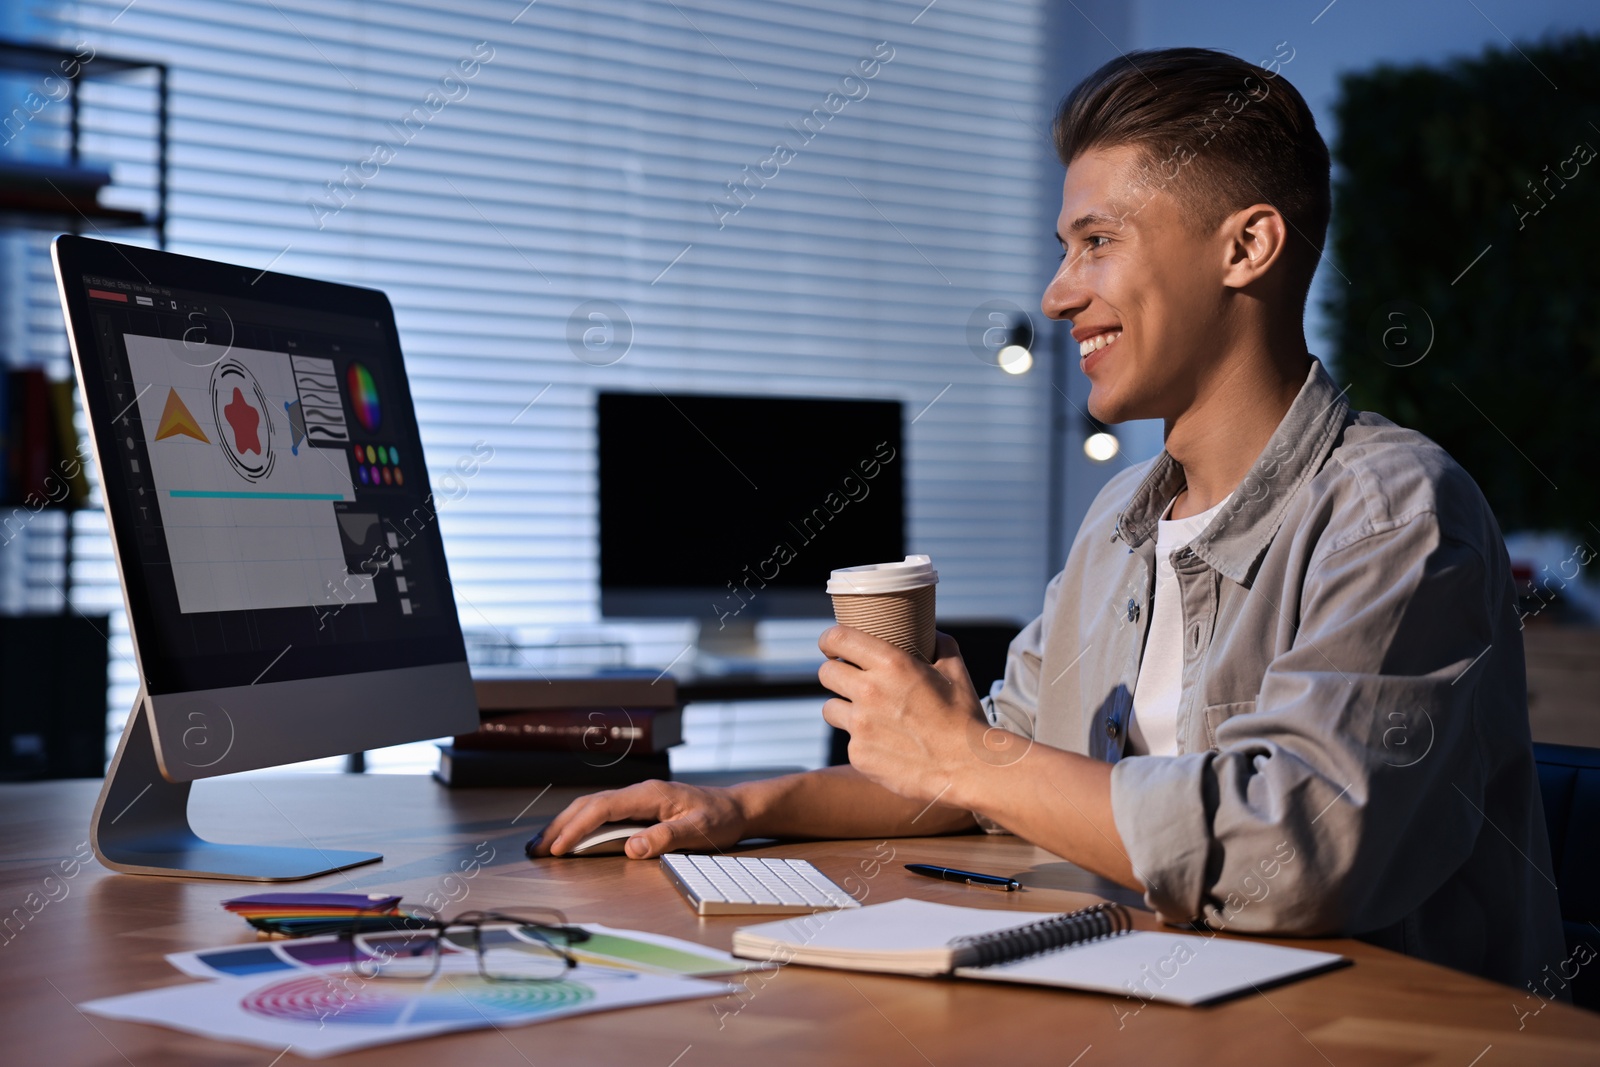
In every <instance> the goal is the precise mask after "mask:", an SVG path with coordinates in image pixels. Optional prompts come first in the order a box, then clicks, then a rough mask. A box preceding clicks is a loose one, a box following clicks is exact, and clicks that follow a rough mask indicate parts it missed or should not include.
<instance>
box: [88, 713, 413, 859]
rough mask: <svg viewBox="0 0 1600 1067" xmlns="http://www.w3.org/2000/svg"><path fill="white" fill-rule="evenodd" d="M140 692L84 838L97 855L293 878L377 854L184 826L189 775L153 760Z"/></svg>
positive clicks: (149, 734) (375, 857)
mask: <svg viewBox="0 0 1600 1067" xmlns="http://www.w3.org/2000/svg"><path fill="white" fill-rule="evenodd" d="M148 715H149V709H148V707H147V706H146V704H145V698H144V694H143V693H142V692H141V693H140V694H139V698H138V699H137V700H136V701H135V702H134V705H133V713H132V714H131V715H129V716H128V725H127V726H126V727H124V728H123V731H122V739H121V740H120V741H118V742H117V754H116V755H115V756H113V757H112V759H111V766H110V767H109V768H107V769H106V780H105V784H104V785H103V786H101V787H100V799H99V800H98V801H96V802H95V806H94V818H93V821H92V822H91V823H90V826H89V841H90V843H91V844H92V845H93V846H94V854H95V857H96V858H97V859H99V861H100V862H101V863H102V864H104V865H105V866H106V867H109V868H110V869H111V870H113V871H120V872H122V873H123V874H161V875H167V876H168V877H172V878H223V879H229V880H232V881H240V882H293V881H297V880H299V879H302V878H315V877H316V876H317V875H320V874H331V873H333V872H334V871H342V870H344V869H345V868H347V867H358V866H360V865H361V864H363V863H375V862H377V861H378V860H381V859H383V855H382V854H381V853H378V852H352V851H349V850H347V849H321V848H284V847H279V846H272V845H224V844H219V843H217V842H215V841H207V840H205V839H204V838H202V837H200V836H199V835H198V834H196V833H195V832H194V830H193V829H191V828H190V826H189V787H190V785H192V784H193V783H190V782H169V781H167V779H165V778H163V777H162V776H161V769H160V767H159V766H158V764H157V763H156V750H155V738H154V736H153V735H152V734H151V732H150V722H149V719H148Z"/></svg>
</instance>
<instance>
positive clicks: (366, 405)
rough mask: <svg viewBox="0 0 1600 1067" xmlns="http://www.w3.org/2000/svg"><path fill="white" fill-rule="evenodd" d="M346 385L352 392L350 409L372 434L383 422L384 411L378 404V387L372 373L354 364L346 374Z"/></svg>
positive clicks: (363, 426)
mask: <svg viewBox="0 0 1600 1067" xmlns="http://www.w3.org/2000/svg"><path fill="white" fill-rule="evenodd" d="M345 384H346V385H347V386H348V387H349V390H350V407H351V409H352V410H353V411H354V412H355V413H356V421H357V422H359V423H360V424H361V426H362V428H363V429H365V430H366V431H367V432H368V433H372V432H373V431H374V430H376V429H377V428H378V424H379V423H381V422H382V421H383V409H382V407H381V406H380V405H379V403H378V385H377V383H376V382H374V381H373V380H372V372H371V371H369V370H368V369H367V368H366V367H365V366H363V365H362V364H360V363H352V364H350V369H349V370H348V371H346V372H345Z"/></svg>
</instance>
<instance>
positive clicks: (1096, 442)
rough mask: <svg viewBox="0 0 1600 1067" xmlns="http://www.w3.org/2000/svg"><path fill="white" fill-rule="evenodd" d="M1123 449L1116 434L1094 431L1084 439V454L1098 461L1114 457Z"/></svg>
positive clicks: (1101, 461) (1102, 461)
mask: <svg viewBox="0 0 1600 1067" xmlns="http://www.w3.org/2000/svg"><path fill="white" fill-rule="evenodd" d="M1121 450H1122V445H1121V443H1119V442H1118V441H1117V437H1116V435H1115V434H1109V433H1092V434H1090V435H1089V436H1088V437H1085V438H1084V439H1083V454H1084V455H1086V456H1088V457H1089V458H1090V459H1092V460H1094V461H1095V462H1096V463H1104V462H1106V461H1107V460H1109V459H1114V458H1115V457H1116V455H1117V453H1118V452H1120V451H1121Z"/></svg>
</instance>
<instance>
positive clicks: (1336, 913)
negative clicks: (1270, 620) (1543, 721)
mask: <svg viewBox="0 0 1600 1067" xmlns="http://www.w3.org/2000/svg"><path fill="white" fill-rule="evenodd" d="M1487 574H1488V567H1487V565H1486V563H1485V561H1484V560H1483V558H1482V557H1481V556H1480V555H1479V553H1478V552H1477V550H1476V549H1474V548H1472V547H1471V546H1469V545H1467V544H1463V543H1461V542H1458V541H1455V540H1453V539H1450V538H1448V537H1446V536H1443V535H1442V534H1441V531H1440V527H1439V523H1438V521H1437V519H1436V517H1435V516H1434V515H1433V513H1432V512H1426V513H1423V514H1420V515H1417V516H1415V517H1412V518H1410V519H1409V520H1407V521H1405V522H1403V523H1401V524H1399V525H1397V526H1394V527H1392V528H1389V529H1385V530H1382V531H1379V532H1373V533H1370V534H1368V535H1367V536H1364V537H1361V538H1359V539H1358V540H1356V541H1354V542H1353V543H1350V544H1347V545H1344V546H1339V547H1336V548H1334V549H1332V550H1331V551H1329V552H1328V553H1327V554H1325V555H1323V556H1321V557H1320V558H1313V560H1312V562H1311V563H1310V564H1309V565H1308V567H1307V570H1306V576H1305V580H1304V584H1303V586H1302V588H1303V595H1302V598H1301V600H1300V602H1299V604H1298V605H1293V604H1289V605H1284V606H1283V607H1282V610H1283V612H1284V613H1286V617H1291V618H1292V617H1294V616H1295V613H1296V612H1298V618H1297V619H1296V623H1297V629H1296V630H1295V631H1294V634H1293V637H1292V640H1291V641H1290V643H1289V646H1288V647H1287V648H1286V650H1285V651H1283V652H1282V653H1280V654H1278V655H1277V656H1275V657H1274V658H1273V660H1272V661H1271V664H1270V666H1269V668H1268V670H1267V672H1266V675H1265V676H1264V678H1263V680H1262V682H1261V686H1260V689H1259V692H1258V693H1257V695H1256V700H1255V705H1254V707H1253V709H1249V710H1242V711H1241V710H1239V709H1233V710H1235V711H1238V713H1236V714H1233V715H1232V716H1231V717H1228V718H1226V719H1224V720H1223V721H1221V722H1220V723H1219V724H1218V725H1217V727H1216V732H1215V740H1216V748H1215V749H1213V750H1211V751H1206V752H1195V753H1187V754H1183V755H1178V756H1171V757H1150V756H1138V757H1130V758H1127V759H1124V760H1122V761H1121V762H1119V763H1118V764H1117V765H1116V766H1115V767H1114V768H1113V769H1112V776H1111V792H1112V811H1113V816H1114V818H1115V821H1116V826H1117V830H1118V832H1119V833H1120V834H1121V836H1122V840H1123V842H1124V843H1125V844H1126V846H1127V849H1128V853H1129V857H1130V859H1131V860H1132V863H1133V867H1134V869H1135V871H1136V872H1137V873H1138V874H1139V877H1140V878H1141V880H1143V881H1144V883H1145V887H1146V900H1147V902H1148V903H1149V904H1150V905H1151V906H1152V907H1153V908H1154V909H1155V910H1156V911H1157V912H1158V913H1159V914H1160V915H1161V916H1162V917H1163V918H1164V919H1166V920H1168V921H1170V922H1186V921H1194V920H1204V921H1206V922H1208V923H1211V924H1212V925H1215V926H1226V927H1227V928H1229V929H1235V930H1241V931H1251V932H1257V933H1278V934H1302V935H1319V934H1329V933H1335V932H1351V931H1356V932H1359V931H1362V930H1370V929H1377V928H1379V927H1383V926H1387V925H1389V924H1391V923H1394V922H1396V921H1398V920H1399V919H1400V918H1401V917H1403V916H1405V915H1406V914H1408V913H1409V912H1411V911H1412V910H1413V909H1415V908H1416V907H1417V906H1418V905H1419V904H1420V903H1421V902H1422V901H1424V900H1426V899H1427V898H1428V897H1429V896H1430V895H1431V894H1432V893H1433V892H1434V891H1435V890H1436V889H1438V888H1439V886H1440V885H1441V884H1442V883H1443V882H1444V881H1445V880H1446V879H1447V878H1449V877H1450V875H1451V874H1452V872H1454V871H1455V870H1457V869H1458V868H1459V867H1460V866H1461V865H1462V863H1463V862H1465V860H1466V859H1467V857H1468V856H1469V855H1470V854H1471V852H1472V849H1473V844H1474V841H1475V839H1476V838H1477V835H1478V831H1479V829H1480V826H1481V819H1482V814H1481V809H1480V808H1479V806H1478V805H1477V804H1476V803H1473V802H1472V800H1473V798H1474V797H1478V798H1481V796H1482V790H1483V779H1484V769H1483V764H1482V760H1481V753H1480V751H1479V748H1478V729H1477V726H1476V724H1475V722H1474V692H1475V686H1474V685H1473V684H1471V683H1472V682H1473V681H1474V677H1473V676H1472V675H1471V674H1470V673H1468V672H1469V671H1470V670H1471V669H1472V668H1473V667H1474V665H1476V664H1477V662H1478V660H1479V658H1480V657H1482V656H1483V655H1484V654H1485V651H1486V649H1488V648H1489V646H1490V642H1491V634H1492V633H1493V632H1494V621H1495V618H1496V615H1497V613H1498V612H1500V611H1501V610H1502V609H1503V608H1504V604H1503V601H1502V599H1501V598H1503V597H1504V596H1505V595H1506V592H1505V591H1503V590H1499V589H1497V588H1495V587H1494V586H1493V585H1492V583H1490V582H1489V581H1488V578H1487ZM1249 595H1251V596H1258V595H1266V594H1264V593H1260V592H1251V593H1250V594H1249ZM1479 669H1480V670H1481V667H1480V668H1479ZM1457 683H1459V684H1457ZM1463 798H1465V800H1466V802H1464V800H1463Z"/></svg>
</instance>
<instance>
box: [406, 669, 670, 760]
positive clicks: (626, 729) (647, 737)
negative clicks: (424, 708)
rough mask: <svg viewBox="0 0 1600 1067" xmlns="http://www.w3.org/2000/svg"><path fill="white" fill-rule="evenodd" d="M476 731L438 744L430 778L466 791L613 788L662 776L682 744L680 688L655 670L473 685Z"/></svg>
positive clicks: (515, 679)
mask: <svg viewBox="0 0 1600 1067" xmlns="http://www.w3.org/2000/svg"><path fill="white" fill-rule="evenodd" d="M473 684H474V687H475V688H476V690H477V694H478V712H479V714H480V716H481V717H482V722H481V724H480V725H479V727H478V729H477V730H476V731H475V732H474V733H470V734H458V735H457V736H456V737H455V739H454V741H453V742H452V743H451V744H449V745H440V746H439V769H438V770H437V771H436V772H435V777H437V778H438V779H439V781H441V782H443V783H444V784H445V785H447V786H450V787H451V788H463V787H471V786H514V787H530V786H531V787H534V788H542V787H544V786H547V785H551V786H574V785H576V786H604V787H615V786H621V785H631V784H633V783H634V782H643V781H646V780H648V779H651V778H660V779H669V778H671V777H672V772H671V769H670V768H669V767H668V765H667V750H668V749H669V748H671V747H673V746H674V745H679V744H682V743H683V709H682V707H680V706H679V704H678V687H677V683H676V682H674V681H673V680H672V679H671V678H670V677H662V676H659V675H657V674H655V673H654V672H639V673H637V674H633V673H619V674H606V675H599V676H594V677H586V678H562V677H555V678H495V679H479V680H477V681H475V682H474V683H473Z"/></svg>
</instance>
